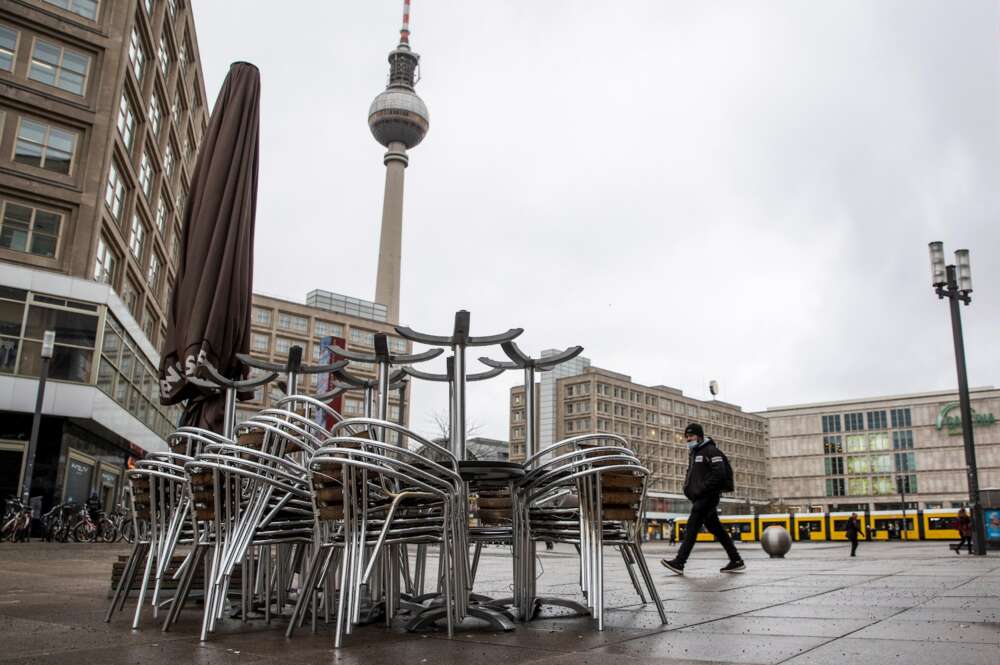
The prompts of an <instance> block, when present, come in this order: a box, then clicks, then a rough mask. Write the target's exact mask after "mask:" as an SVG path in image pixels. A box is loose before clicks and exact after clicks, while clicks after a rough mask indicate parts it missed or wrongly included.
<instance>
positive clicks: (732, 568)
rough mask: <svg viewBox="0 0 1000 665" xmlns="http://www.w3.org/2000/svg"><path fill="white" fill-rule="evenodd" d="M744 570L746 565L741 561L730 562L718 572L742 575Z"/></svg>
mask: <svg viewBox="0 0 1000 665" xmlns="http://www.w3.org/2000/svg"><path fill="white" fill-rule="evenodd" d="M664 565H666V564H664ZM746 569H747V566H746V564H745V563H743V561H742V560H738V561H730V562H729V563H728V564H726V565H725V567H723V568H720V569H719V572H720V573H742V572H743V571H744V570H746Z"/></svg>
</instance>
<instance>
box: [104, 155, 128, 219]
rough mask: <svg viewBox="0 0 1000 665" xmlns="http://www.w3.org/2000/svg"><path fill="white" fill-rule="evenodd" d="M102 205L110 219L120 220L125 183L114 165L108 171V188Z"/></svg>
mask: <svg viewBox="0 0 1000 665" xmlns="http://www.w3.org/2000/svg"><path fill="white" fill-rule="evenodd" d="M104 203H105V204H106V205H107V206H108V210H110V211H111V216H112V217H114V218H115V219H121V214H122V207H123V205H124V203H125V183H124V182H123V181H122V177H121V174H120V173H119V172H118V167H117V166H115V165H114V164H112V165H111V168H110V170H109V171H108V188H107V191H105V192H104Z"/></svg>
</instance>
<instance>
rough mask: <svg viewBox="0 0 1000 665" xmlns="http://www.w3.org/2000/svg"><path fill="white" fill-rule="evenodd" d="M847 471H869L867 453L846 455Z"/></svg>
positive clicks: (869, 462)
mask: <svg viewBox="0 0 1000 665" xmlns="http://www.w3.org/2000/svg"><path fill="white" fill-rule="evenodd" d="M847 471H848V473H857V474H866V473H870V472H871V460H870V459H869V458H868V456H867V455H848V457H847Z"/></svg>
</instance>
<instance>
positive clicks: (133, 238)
mask: <svg viewBox="0 0 1000 665" xmlns="http://www.w3.org/2000/svg"><path fill="white" fill-rule="evenodd" d="M145 239H146V227H145V226H144V225H143V223H142V220H141V219H139V213H135V214H133V215H132V234H131V235H130V236H129V240H128V249H129V251H130V252H132V256H134V257H135V260H136V261H139V260H141V259H142V243H143V241H144V240H145Z"/></svg>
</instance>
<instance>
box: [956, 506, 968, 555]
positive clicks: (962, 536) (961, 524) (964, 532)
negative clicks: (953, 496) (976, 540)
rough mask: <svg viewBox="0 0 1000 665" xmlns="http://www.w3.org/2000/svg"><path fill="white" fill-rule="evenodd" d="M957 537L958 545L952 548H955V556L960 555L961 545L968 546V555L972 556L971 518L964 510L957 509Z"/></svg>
mask: <svg viewBox="0 0 1000 665" xmlns="http://www.w3.org/2000/svg"><path fill="white" fill-rule="evenodd" d="M958 536H959V538H958V544H957V545H953V546H952V547H954V548H955V554H961V553H962V544H963V543H966V544H968V546H969V554H972V518H971V517H969V513H967V512H966V511H965V508H959V509H958Z"/></svg>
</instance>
